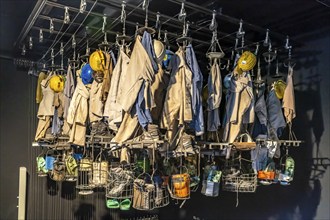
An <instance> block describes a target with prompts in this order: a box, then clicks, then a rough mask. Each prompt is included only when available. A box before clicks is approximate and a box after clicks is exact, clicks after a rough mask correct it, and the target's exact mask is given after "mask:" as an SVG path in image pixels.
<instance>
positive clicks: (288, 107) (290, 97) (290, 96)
mask: <svg viewBox="0 0 330 220" xmlns="http://www.w3.org/2000/svg"><path fill="white" fill-rule="evenodd" d="M292 76H293V68H292V67H289V72H288V76H287V78H286V87H285V91H284V96H283V105H282V107H283V109H284V116H285V119H286V123H292V120H293V119H294V118H295V117H296V106H295V97H294V87H293V80H292Z"/></svg>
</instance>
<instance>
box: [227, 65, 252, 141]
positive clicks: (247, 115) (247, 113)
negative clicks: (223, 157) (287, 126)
mask: <svg viewBox="0 0 330 220" xmlns="http://www.w3.org/2000/svg"><path fill="white" fill-rule="evenodd" d="M234 76H236V77H237V79H234ZM226 98H227V100H226V101H227V103H226V112H225V119H224V125H225V130H224V135H223V139H224V141H227V142H228V143H232V142H234V140H235V139H236V137H237V136H238V134H239V133H240V132H241V128H242V125H243V124H248V123H253V122H254V95H253V90H252V81H251V77H250V74H249V73H248V72H243V73H242V74H241V75H239V74H238V73H237V72H236V70H234V73H233V76H232V77H231V80H230V86H229V88H228V94H227V97H226Z"/></svg>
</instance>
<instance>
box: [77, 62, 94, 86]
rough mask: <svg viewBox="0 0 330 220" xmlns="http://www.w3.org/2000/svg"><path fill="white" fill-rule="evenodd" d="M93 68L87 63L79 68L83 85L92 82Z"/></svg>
mask: <svg viewBox="0 0 330 220" xmlns="http://www.w3.org/2000/svg"><path fill="white" fill-rule="evenodd" d="M93 72H94V71H93V69H92V68H91V66H90V65H89V63H87V64H85V65H84V66H83V67H82V69H81V75H80V76H81V79H82V82H83V83H84V85H86V84H90V83H92V82H93V79H94V78H93Z"/></svg>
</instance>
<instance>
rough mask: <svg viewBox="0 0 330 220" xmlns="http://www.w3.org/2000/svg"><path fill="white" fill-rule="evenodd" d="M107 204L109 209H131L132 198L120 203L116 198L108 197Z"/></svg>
mask: <svg viewBox="0 0 330 220" xmlns="http://www.w3.org/2000/svg"><path fill="white" fill-rule="evenodd" d="M106 205H107V207H108V208H109V209H118V208H120V210H123V211H126V210H129V209H130V207H131V200H130V199H124V200H123V201H121V202H120V203H119V201H118V200H116V199H108V200H107V201H106Z"/></svg>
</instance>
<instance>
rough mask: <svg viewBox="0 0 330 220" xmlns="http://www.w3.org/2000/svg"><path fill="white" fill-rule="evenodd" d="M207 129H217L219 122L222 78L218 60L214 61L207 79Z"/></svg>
mask: <svg viewBox="0 0 330 220" xmlns="http://www.w3.org/2000/svg"><path fill="white" fill-rule="evenodd" d="M207 89H208V99H207V112H208V116H207V130H208V131H217V130H218V128H219V126H220V125H221V123H220V116H219V107H220V103H221V98H222V80H221V72H220V66H219V64H218V61H217V60H216V61H214V63H213V64H212V67H211V71H210V74H209V78H208V81H207Z"/></svg>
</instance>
